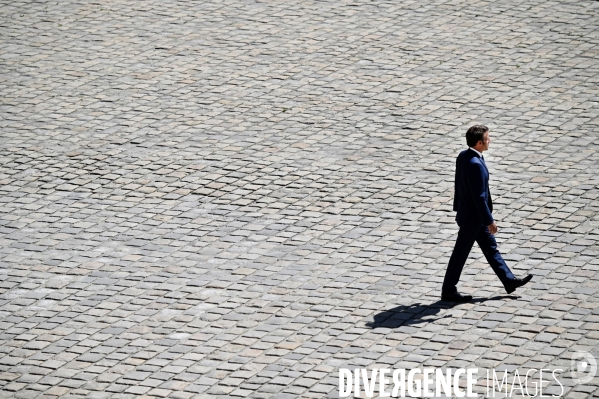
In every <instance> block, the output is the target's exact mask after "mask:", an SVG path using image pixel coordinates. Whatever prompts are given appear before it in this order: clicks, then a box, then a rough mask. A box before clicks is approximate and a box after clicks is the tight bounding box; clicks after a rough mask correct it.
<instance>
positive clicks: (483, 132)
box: [466, 125, 491, 152]
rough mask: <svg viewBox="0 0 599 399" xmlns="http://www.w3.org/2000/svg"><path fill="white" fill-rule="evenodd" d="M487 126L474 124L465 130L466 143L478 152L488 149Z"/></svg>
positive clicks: (489, 140)
mask: <svg viewBox="0 0 599 399" xmlns="http://www.w3.org/2000/svg"><path fill="white" fill-rule="evenodd" d="M490 142H491V139H490V138H489V128H488V127H486V126H483V125H474V126H472V127H471V128H470V129H468V131H467V132H466V144H468V147H472V148H474V149H475V150H477V151H478V152H483V151H486V150H488V149H489V143H490Z"/></svg>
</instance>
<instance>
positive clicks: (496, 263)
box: [476, 227, 514, 286]
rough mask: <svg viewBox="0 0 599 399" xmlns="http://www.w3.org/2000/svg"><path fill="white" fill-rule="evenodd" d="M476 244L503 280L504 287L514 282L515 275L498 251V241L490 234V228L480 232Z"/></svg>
mask: <svg viewBox="0 0 599 399" xmlns="http://www.w3.org/2000/svg"><path fill="white" fill-rule="evenodd" d="M476 242H477V243H478V246H479V247H480V249H481V251H482V252H483V254H484V255H485V258H487V262H489V265H491V268H492V269H493V271H494V272H495V274H496V275H497V277H499V280H501V282H502V283H503V285H504V286H505V285H506V283H508V282H509V281H511V280H514V274H513V273H512V271H511V270H510V268H509V267H508V265H507V264H506V263H505V261H504V260H503V257H502V256H501V254H500V253H499V250H497V241H496V240H495V236H493V234H491V233H489V228H488V227H484V228H482V229H481V230H480V232H479V233H478V236H477V237H476Z"/></svg>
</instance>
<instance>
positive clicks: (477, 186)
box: [467, 162, 497, 234]
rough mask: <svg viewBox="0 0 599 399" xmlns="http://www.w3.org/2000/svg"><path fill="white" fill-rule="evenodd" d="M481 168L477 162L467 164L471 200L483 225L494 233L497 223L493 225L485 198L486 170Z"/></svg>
mask: <svg viewBox="0 0 599 399" xmlns="http://www.w3.org/2000/svg"><path fill="white" fill-rule="evenodd" d="M483 168H484V167H483V166H482V165H481V164H479V163H478V162H472V163H469V164H468V174H467V179H468V185H469V186H470V194H471V195H472V201H473V202H474V206H475V207H476V212H477V213H478V216H479V217H480V219H481V220H482V222H483V224H484V225H485V226H489V230H490V231H491V233H492V234H495V233H494V232H493V231H492V230H493V229H494V230H495V232H497V225H495V222H494V220H493V215H492V214H491V210H490V209H489V205H488V204H487V200H486V198H485V195H486V194H487V188H488V187H487V182H486V180H485V175H486V172H485V171H484V169H483Z"/></svg>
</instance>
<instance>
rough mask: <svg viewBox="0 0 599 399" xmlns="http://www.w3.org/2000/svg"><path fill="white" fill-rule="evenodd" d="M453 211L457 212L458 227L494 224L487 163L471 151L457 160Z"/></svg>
mask: <svg viewBox="0 0 599 399" xmlns="http://www.w3.org/2000/svg"><path fill="white" fill-rule="evenodd" d="M453 210H454V211H456V212H457V214H456V218H455V219H456V222H457V223H458V226H464V225H477V226H480V225H483V226H488V225H490V224H491V223H493V215H492V213H493V201H492V200H491V191H489V170H488V169H487V165H486V164H485V161H484V160H483V159H482V158H480V157H479V155H478V154H477V153H476V152H474V151H472V150H470V149H468V150H464V151H462V152H461V153H460V155H458V158H457V160H456V170H455V195H454V197H453Z"/></svg>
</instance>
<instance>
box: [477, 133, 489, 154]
mask: <svg viewBox="0 0 599 399" xmlns="http://www.w3.org/2000/svg"><path fill="white" fill-rule="evenodd" d="M479 143H482V146H481V150H480V152H483V151H487V150H488V149H489V144H490V143H491V138H490V137H489V132H485V134H484V135H483V141H479Z"/></svg>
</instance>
